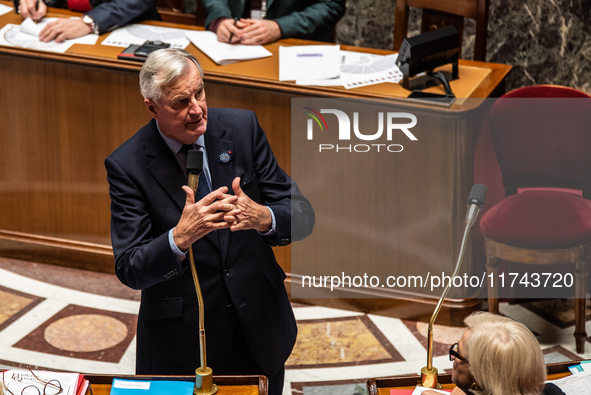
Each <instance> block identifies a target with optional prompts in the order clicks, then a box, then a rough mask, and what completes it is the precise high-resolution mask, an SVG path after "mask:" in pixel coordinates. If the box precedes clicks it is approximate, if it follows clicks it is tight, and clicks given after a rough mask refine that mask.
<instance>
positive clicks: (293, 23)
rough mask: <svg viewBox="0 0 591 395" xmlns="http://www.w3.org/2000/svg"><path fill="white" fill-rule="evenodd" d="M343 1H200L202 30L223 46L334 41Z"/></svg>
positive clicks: (342, 9) (342, 10) (343, 9)
mask: <svg viewBox="0 0 591 395" xmlns="http://www.w3.org/2000/svg"><path fill="white" fill-rule="evenodd" d="M345 2H346V0H268V1H267V0H203V8H204V10H205V26H206V28H207V29H209V30H211V31H213V32H215V33H216V34H217V36H218V40H219V41H221V42H224V43H228V42H229V43H232V44H246V45H262V44H268V43H271V42H273V41H277V40H279V39H280V38H302V39H306V40H316V41H327V42H334V41H335V37H334V36H335V26H336V24H337V22H338V21H339V20H340V19H341V18H342V16H343V15H344V13H345Z"/></svg>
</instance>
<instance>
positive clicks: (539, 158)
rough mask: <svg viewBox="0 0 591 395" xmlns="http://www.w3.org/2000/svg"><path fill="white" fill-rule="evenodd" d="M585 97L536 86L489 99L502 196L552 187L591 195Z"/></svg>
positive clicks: (590, 110) (590, 104)
mask: <svg viewBox="0 0 591 395" xmlns="http://www.w3.org/2000/svg"><path fill="white" fill-rule="evenodd" d="M590 98H591V96H589V95H587V94H586V93H584V92H581V91H578V90H575V89H571V88H566V87H560V86H552V85H541V86H531V87H524V88H519V89H516V90H513V91H511V92H509V93H507V94H505V95H504V96H502V97H501V98H500V99H498V100H497V101H496V102H495V103H494V105H493V106H492V110H491V119H490V133H491V138H492V141H493V145H494V148H495V153H496V156H497V159H498V161H499V165H500V168H501V173H502V176H503V185H504V186H505V191H506V194H507V195H511V194H514V193H516V192H517V188H531V187H543V188H547V187H552V188H569V189H577V190H581V191H583V194H584V196H586V197H591V100H589V99H590Z"/></svg>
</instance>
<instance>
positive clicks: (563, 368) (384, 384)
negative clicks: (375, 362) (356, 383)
mask: <svg viewBox="0 0 591 395" xmlns="http://www.w3.org/2000/svg"><path fill="white" fill-rule="evenodd" d="M577 363H580V361H572V362H561V363H552V364H548V368H547V370H548V380H557V379H560V378H562V377H566V376H569V375H570V374H571V373H570V371H569V370H568V367H569V366H572V365H576V364H577ZM438 380H439V383H440V384H441V387H442V389H446V390H451V389H453V388H454V387H455V385H454V384H453V382H452V381H451V374H449V373H447V374H440V375H439V376H438ZM419 381H420V377H419V376H408V377H392V378H388V377H384V378H375V379H369V380H367V392H368V393H369V395H390V390H393V389H400V390H402V389H414V388H415V387H416V386H417V383H418V382H419Z"/></svg>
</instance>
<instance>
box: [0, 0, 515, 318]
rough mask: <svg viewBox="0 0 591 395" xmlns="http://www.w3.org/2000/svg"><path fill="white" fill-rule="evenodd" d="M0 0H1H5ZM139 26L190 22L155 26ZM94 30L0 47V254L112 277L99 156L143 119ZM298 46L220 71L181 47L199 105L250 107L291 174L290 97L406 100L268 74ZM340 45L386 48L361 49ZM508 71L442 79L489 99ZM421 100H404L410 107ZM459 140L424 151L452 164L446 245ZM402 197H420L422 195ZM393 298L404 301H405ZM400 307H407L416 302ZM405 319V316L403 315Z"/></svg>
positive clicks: (499, 68)
mask: <svg viewBox="0 0 591 395" xmlns="http://www.w3.org/2000/svg"><path fill="white" fill-rule="evenodd" d="M0 3H2V4H6V5H11V3H10V2H7V1H5V0H0ZM58 15H62V16H64V15H65V16H68V15H72V13H69V12H67V11H65V10H57V9H52V10H50V13H49V16H58ZM7 23H13V24H18V23H20V16H18V15H16V14H14V13H9V14H5V15H3V16H0V26H4V25H5V24H7ZM150 23H152V24H157V25H162V26H169V27H181V28H185V29H199V28H198V27H196V26H183V25H173V24H168V23H164V22H161V23H158V22H150ZM105 37H106V35H104V36H101V37H100V38H99V42H98V43H97V45H93V46H89V45H74V46H73V47H71V48H70V50H68V51H67V53H65V54H55V53H50V52H42V51H33V50H29V49H25V48H16V47H7V46H0V86H2V94H1V95H0V108H2V110H3V119H2V122H1V123H0V158H1V159H0V207H2V215H0V254H1V255H2V256H7V257H17V258H25V259H32V260H37V261H41V262H50V263H56V264H60V265H71V266H75V267H79V268H84V269H90V270H97V271H104V272H113V257H112V250H111V247H110V233H109V220H110V210H109V204H110V201H109V195H108V184H107V181H106V172H105V170H104V166H103V161H104V159H105V158H106V157H107V156H108V155H109V154H110V153H111V152H112V151H113V150H114V149H115V148H116V147H117V146H119V145H120V144H121V143H122V142H123V141H125V140H126V139H127V138H129V137H130V136H131V135H132V134H133V133H135V132H136V131H137V130H138V129H139V128H140V127H141V126H143V125H144V124H145V123H146V122H147V121H148V120H149V119H150V115H149V113H148V111H147V110H146V109H145V106H144V104H143V100H142V97H141V95H140V92H139V89H138V71H139V69H140V67H141V64H139V63H135V62H132V61H122V60H118V59H117V54H118V53H119V52H120V51H121V50H122V48H118V47H110V46H103V45H100V42H101V41H102V40H103V39H104V38H105ZM305 43H309V42H304V41H299V40H281V41H280V42H278V43H274V44H270V45H268V46H267V48H268V49H269V50H270V51H271V52H272V53H273V55H274V56H272V57H269V58H265V59H260V60H254V61H248V62H241V63H236V64H231V65H225V66H218V65H216V64H214V63H213V62H212V61H211V60H210V59H209V58H207V57H206V56H205V55H203V54H202V53H201V52H200V51H199V50H197V49H196V48H195V47H194V46H193V45H189V46H188V47H187V50H188V51H189V52H191V53H193V54H195V55H196V56H197V58H198V59H199V60H200V62H201V64H202V66H203V69H204V72H205V78H204V80H205V83H206V85H205V86H206V92H207V100H208V105H209V106H211V107H238V108H246V109H250V110H253V111H255V112H256V113H257V116H258V118H259V121H260V123H261V125H262V126H263V128H264V129H265V131H266V133H267V137H268V139H269V141H270V144H271V146H272V148H273V151H274V153H275V156H276V157H277V159H278V161H279V163H280V165H281V166H282V167H283V168H284V169H285V170H286V171H287V172H288V173H289V172H290V171H291V141H290V135H291V131H290V130H291V125H290V103H291V99H292V98H315V97H335V98H336V97H338V98H341V97H342V98H361V99H367V100H375V101H379V102H382V103H403V99H404V97H406V96H407V95H408V91H405V90H404V89H403V88H402V87H401V86H399V85H398V84H379V85H373V86H367V87H362V88H356V89H350V90H347V89H345V88H343V87H314V86H298V85H295V84H294V83H292V82H280V81H278V70H279V67H278V56H277V53H278V48H279V46H280V45H294V44H305ZM344 49H349V50H355V51H359V52H369V53H377V54H387V53H391V52H388V51H380V50H372V49H368V48H352V47H344ZM510 69H511V67H510V66H506V65H498V64H488V63H482V62H472V61H460V79H459V80H456V81H452V82H451V87H452V89H453V90H454V92H455V93H456V95H457V96H458V97H466V98H486V97H489V96H496V95H499V94H501V93H502V92H503V91H504V83H503V81H504V78H505V76H506V75H507V74H508V72H509V71H510ZM432 89H433V90H437V89H440V88H432ZM429 107H430V106H428V105H419V104H413V108H425V109H429ZM445 111H449V112H450V113H461V112H462V111H463V108H462V105H461V104H458V105H454V106H452V108H450V109H446V110H445ZM446 136H447V134H441V136H439V137H440V138H441V139H449V137H446ZM439 137H438V138H439ZM461 138H462V139H464V140H462V142H461V143H460V144H456V145H454V147H453V150H452V151H449V152H443V151H442V150H441V149H439V152H438V153H437V147H436V146H433V147H432V148H433V150H434V152H436V154H437V155H440V156H451V157H453V158H454V160H453V161H452V162H453V164H452V166H453V167H454V168H455V169H456V170H457V171H458V174H452V173H451V172H452V171H453V170H452V169H449V171H450V173H449V174H451V181H450V183H451V184H454V185H453V187H450V188H452V189H454V193H453V194H448V195H449V197H450V198H449V199H447V200H445V201H442V202H441V203H438V204H441V207H442V209H445V210H448V211H450V212H454V213H455V214H454V215H453V216H450V219H449V223H446V224H444V226H445V229H441V232H437V233H441V234H442V235H443V236H441V237H443V238H446V240H447V237H448V236H447V235H446V233H447V232H451V233H452V235H451V236H450V237H451V239H452V240H457V238H458V234H457V233H458V228H459V226H457V223H459V222H462V221H463V215H464V214H463V207H464V206H465V198H466V196H467V195H468V192H469V188H470V186H471V185H472V182H473V158H472V155H473V147H474V144H475V141H476V136H474V135H468V136H465V135H464V136H462V137H461ZM448 142H449V140H448ZM409 166H412V164H411V163H409ZM443 170H445V169H442V171H443ZM447 181H448V180H445V181H444V180H440V179H434V180H425V183H428V182H434V183H435V184H437V185H439V186H441V185H442V184H443V183H444V182H447ZM446 188H447V187H446ZM438 189H440V188H439V187H438ZM409 193H413V194H414V196H421V195H424V193H423V192H422V191H409ZM452 195H453V196H452ZM456 196H457V198H456ZM413 199H415V198H413ZM415 200H416V199H415ZM407 203H408V201H400V202H398V203H397V204H398V205H401V206H400V207H397V209H399V210H407V207H404V205H406V204H407ZM431 203H432V202H431ZM431 203H429V204H431ZM409 212H412V211H409ZM436 237H438V236H436ZM445 243H446V244H451V243H447V241H446V242H445ZM446 248H449V249H450V251H449V254H450V255H455V249H457V248H459V246H456V245H455V244H453V245H450V246H449V247H446ZM290 252H291V249H290V248H289V247H288V248H280V249H276V255H277V258H278V261H279V262H280V264H281V266H282V267H283V268H284V269H285V271H286V272H287V273H288V276H289V277H288V284H289V280H290V279H291V276H290V274H291V272H292V269H291V261H290ZM336 264H338V263H336ZM295 274H298V273H295ZM300 274H301V273H300ZM403 299H405V298H398V299H397V300H398V301H402V300H403ZM406 299H408V300H411V299H412V298H411V297H407V298H406ZM336 302H338V301H335V303H336ZM319 303H325V301H320V302H319ZM359 303H360V304H358V302H353V304H351V303H349V302H347V303H346V305H345V306H343V307H348V308H352V309H361V310H363V311H372V310H373V311H375V312H380V313H384V314H389V313H390V312H391V310H390V308H391V306H392V305H393V303H394V304H395V303H397V302H396V301H393V300H392V299H387V300H381V301H380V300H368V301H367V303H365V302H359ZM402 303H403V304H404V305H407V302H406V301H402ZM425 303H426V304H424V303H423V302H421V305H425V306H427V308H426V310H425V311H424V314H425V315H430V313H431V311H432V306H433V302H432V301H427V302H425ZM454 303H455V302H453V303H451V304H446V306H452V305H454ZM475 304H477V301H461V303H459V305H458V304H457V303H456V304H455V306H456V307H458V306H461V308H470V309H471V308H473V307H474V305H475ZM411 310H413V314H415V313H416V309H411ZM395 314H398V315H397V316H399V317H403V316H404V314H405V313H404V312H401V311H396V312H395ZM461 315H462V317H463V314H461ZM444 316H445V313H442V314H441V315H440V317H442V319H441V320H440V322H444V321H445V319H444V318H443V317H444ZM408 318H417V317H416V314H415V315H413V316H412V317H408ZM460 320H461V318H460Z"/></svg>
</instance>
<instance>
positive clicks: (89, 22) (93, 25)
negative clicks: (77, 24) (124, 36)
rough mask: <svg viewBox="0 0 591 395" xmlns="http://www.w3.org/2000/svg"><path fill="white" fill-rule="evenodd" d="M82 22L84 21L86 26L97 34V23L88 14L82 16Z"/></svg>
mask: <svg viewBox="0 0 591 395" xmlns="http://www.w3.org/2000/svg"><path fill="white" fill-rule="evenodd" d="M82 22H84V23H86V24H87V25H88V27H90V30H91V31H92V32H93V33H94V34H99V29H98V25H97V24H96V22H95V21H94V19H92V18H91V17H90V16H88V15H84V16H83V17H82Z"/></svg>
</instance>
